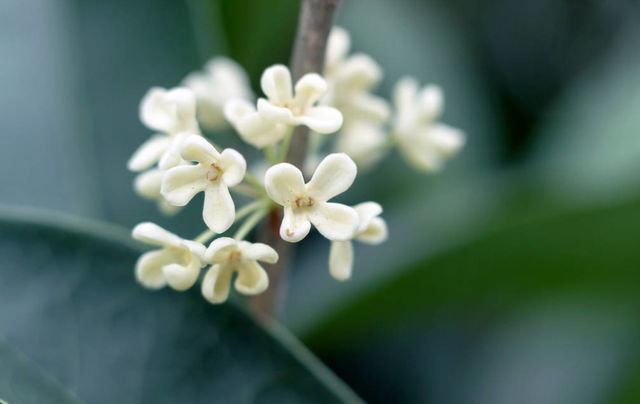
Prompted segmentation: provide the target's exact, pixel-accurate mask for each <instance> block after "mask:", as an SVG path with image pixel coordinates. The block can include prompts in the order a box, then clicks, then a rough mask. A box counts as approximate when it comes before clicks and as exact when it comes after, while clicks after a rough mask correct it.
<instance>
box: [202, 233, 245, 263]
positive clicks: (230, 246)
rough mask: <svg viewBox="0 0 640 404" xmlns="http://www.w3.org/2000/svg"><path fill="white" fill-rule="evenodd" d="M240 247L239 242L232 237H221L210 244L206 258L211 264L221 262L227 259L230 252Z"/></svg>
mask: <svg viewBox="0 0 640 404" xmlns="http://www.w3.org/2000/svg"><path fill="white" fill-rule="evenodd" d="M237 249H238V245H237V242H236V241H235V240H234V239H232V238H231V237H220V238H217V239H215V240H213V241H212V242H211V244H209V248H207V252H206V253H205V254H204V259H205V261H206V262H208V263H209V264H221V263H223V262H225V261H227V258H228V256H229V253H230V252H232V251H236V250H237Z"/></svg>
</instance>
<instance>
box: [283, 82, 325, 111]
mask: <svg viewBox="0 0 640 404" xmlns="http://www.w3.org/2000/svg"><path fill="white" fill-rule="evenodd" d="M326 93H327V82H326V81H325V80H324V79H323V78H322V77H321V76H320V75H319V74H317V73H309V74H305V75H304V76H302V77H301V78H300V80H298V82H297V83H296V95H295V97H294V98H293V100H292V102H291V104H293V105H297V106H299V107H301V108H303V109H308V108H310V107H311V106H312V105H313V104H315V103H316V102H317V101H318V100H319V99H320V98H322V96H324V95H325V94H326Z"/></svg>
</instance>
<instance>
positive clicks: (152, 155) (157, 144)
mask: <svg viewBox="0 0 640 404" xmlns="http://www.w3.org/2000/svg"><path fill="white" fill-rule="evenodd" d="M171 140H172V139H171V138H170V137H168V136H165V135H160V134H156V135H153V136H151V138H149V140H147V141H146V142H144V143H143V144H142V145H140V147H138V149H137V150H136V151H135V153H133V156H131V158H130V159H129V161H128V162H127V167H128V168H129V170H131V171H144V170H146V169H148V168H151V166H153V165H154V164H156V163H157V162H158V161H159V160H160V158H161V157H162V155H163V154H164V153H166V152H167V150H169V148H170V147H171Z"/></svg>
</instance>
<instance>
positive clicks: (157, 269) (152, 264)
mask: <svg viewBox="0 0 640 404" xmlns="http://www.w3.org/2000/svg"><path fill="white" fill-rule="evenodd" d="M174 259H175V255H174V254H173V253H172V252H171V251H169V250H165V249H162V250H155V251H149V252H147V253H144V254H142V255H141V256H140V258H138V262H137V263H136V280H137V281H138V282H139V283H141V284H142V285H143V286H144V287H146V288H149V289H160V288H163V287H165V286H166V285H167V280H166V279H165V277H164V274H163V272H162V267H163V266H165V265H169V264H171V263H172V262H174V261H173V260H174Z"/></svg>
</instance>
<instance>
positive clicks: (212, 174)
mask: <svg viewBox="0 0 640 404" xmlns="http://www.w3.org/2000/svg"><path fill="white" fill-rule="evenodd" d="M221 175H222V168H220V166H218V165H217V164H216V163H211V170H210V171H208V172H207V179H208V180H209V181H211V182H214V181H216V180H218V178H220V176H221Z"/></svg>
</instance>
